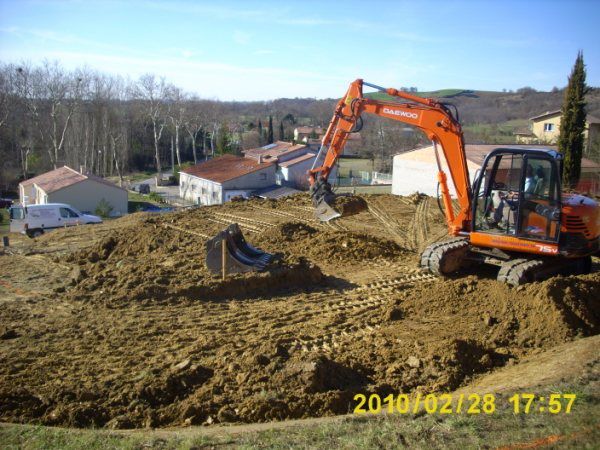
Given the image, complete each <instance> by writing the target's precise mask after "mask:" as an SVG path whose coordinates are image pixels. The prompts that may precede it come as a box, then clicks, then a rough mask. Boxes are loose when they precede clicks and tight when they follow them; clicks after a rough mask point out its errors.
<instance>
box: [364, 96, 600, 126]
mask: <svg viewBox="0 0 600 450" xmlns="http://www.w3.org/2000/svg"><path fill="white" fill-rule="evenodd" d="M563 93H564V91H563V90H556V91H553V92H536V91H534V90H532V89H528V88H523V89H519V91H518V92H495V91H473V90H469V89H441V90H437V91H429V92H416V93H413V94H414V95H418V96H420V97H432V98H438V99H440V100H442V101H448V102H450V103H453V104H455V105H456V106H457V107H458V109H459V113H460V116H461V122H462V123H463V125H471V124H476V123H486V124H492V123H495V124H501V123H503V122H507V121H513V120H518V119H521V120H522V119H525V120H527V119H529V118H530V117H533V116H536V115H538V114H541V113H543V112H546V111H553V110H557V109H560V107H561V105H562V101H563V95H564V94H563ZM366 96H367V97H369V98H373V99H377V100H391V101H395V99H394V98H393V97H390V96H389V95H387V94H384V93H381V92H373V93H368V94H366ZM587 103H588V105H587V109H588V114H590V115H594V116H598V115H600V88H590V91H589V93H588V95H587Z"/></svg>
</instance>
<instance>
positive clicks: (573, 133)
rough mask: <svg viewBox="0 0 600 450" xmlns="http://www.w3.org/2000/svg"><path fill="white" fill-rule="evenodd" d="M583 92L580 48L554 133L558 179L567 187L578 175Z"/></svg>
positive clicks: (583, 121) (583, 101) (584, 114)
mask: <svg viewBox="0 0 600 450" xmlns="http://www.w3.org/2000/svg"><path fill="white" fill-rule="evenodd" d="M586 92H587V87H586V85H585V65H584V64H583V53H582V52H581V51H580V52H579V53H578V54H577V59H576V60H575V65H574V66H573V70H572V71H571V75H570V76H569V84H568V86H567V89H565V98H564V101H563V105H562V109H561V119H560V134H559V136H558V150H559V151H560V152H561V153H562V154H563V155H564V163H563V174H562V180H563V184H564V186H565V187H568V188H575V187H576V186H577V183H578V182H579V176H580V175H581V157H582V154H583V131H584V129H585V119H586V111H585V106H586V103H585V94H586Z"/></svg>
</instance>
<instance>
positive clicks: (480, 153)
mask: <svg viewBox="0 0 600 450" xmlns="http://www.w3.org/2000/svg"><path fill="white" fill-rule="evenodd" d="M499 147H502V146H501V145H497V144H496V145H489V144H467V145H466V146H465V153H466V158H467V167H468V169H469V176H470V177H471V180H470V181H471V183H473V179H474V176H475V174H476V172H477V170H478V169H480V168H481V165H482V164H483V161H484V159H485V157H486V155H487V154H488V153H490V152H491V151H492V150H494V149H495V148H499ZM507 147H516V148H534V147H535V146H533V145H510V146H507ZM539 148H548V149H552V150H556V147H555V146H554V147H553V146H543V147H539ZM438 151H439V152H441V151H442V149H441V148H440V146H438ZM441 160H442V168H443V169H444V171H445V172H446V174H447V175H448V187H449V189H450V194H451V195H452V196H456V192H455V190H454V186H453V184H452V179H451V178H450V174H449V171H448V166H447V165H446V163H445V160H444V158H443V157H442V158H441ZM393 164H394V165H393V170H392V194H395V195H410V194H412V193H414V192H416V191H418V192H421V193H423V194H427V195H431V196H436V195H437V172H438V168H437V163H436V159H435V153H434V151H433V146H431V145H429V146H426V147H422V148H417V149H415V150H411V151H408V152H405V153H401V154H398V155H395V156H394V163H393ZM577 190H579V191H581V192H599V190H600V165H599V164H597V163H595V162H593V161H591V160H589V159H586V158H583V159H582V160H581V179H580V182H579V184H578V185H577Z"/></svg>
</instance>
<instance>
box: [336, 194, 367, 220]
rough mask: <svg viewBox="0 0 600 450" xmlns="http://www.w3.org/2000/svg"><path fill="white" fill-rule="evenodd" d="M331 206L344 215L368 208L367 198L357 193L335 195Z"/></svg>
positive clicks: (350, 214)
mask: <svg viewBox="0 0 600 450" xmlns="http://www.w3.org/2000/svg"><path fill="white" fill-rule="evenodd" d="M331 207H332V208H333V209H335V210H336V211H337V212H339V213H340V214H341V215H342V216H343V217H346V216H352V215H354V214H358V213H359V212H361V211H365V210H366V209H367V208H368V207H367V202H366V201H365V199H364V198H362V197H358V196H356V195H339V196H337V197H335V199H334V201H333V203H332V204H331Z"/></svg>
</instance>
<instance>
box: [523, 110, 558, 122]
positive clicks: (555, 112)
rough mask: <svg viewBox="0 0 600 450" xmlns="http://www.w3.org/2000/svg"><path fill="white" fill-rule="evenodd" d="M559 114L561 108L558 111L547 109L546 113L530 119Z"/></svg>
mask: <svg viewBox="0 0 600 450" xmlns="http://www.w3.org/2000/svg"><path fill="white" fill-rule="evenodd" d="M557 114H560V109H559V110H557V111H546V112H545V113H544V114H540V115H539V116H535V117H530V118H529V120H539V119H543V118H544V117H551V116H556V115H557Z"/></svg>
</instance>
